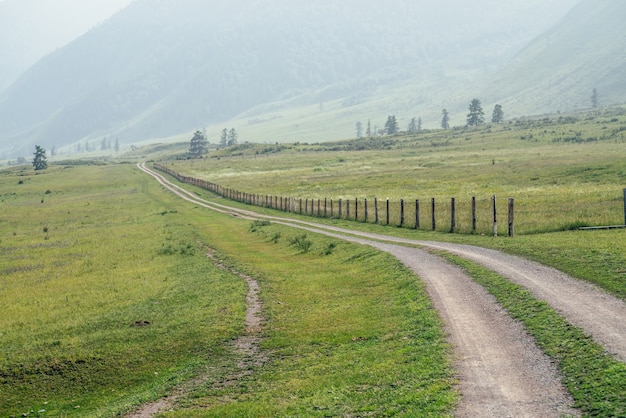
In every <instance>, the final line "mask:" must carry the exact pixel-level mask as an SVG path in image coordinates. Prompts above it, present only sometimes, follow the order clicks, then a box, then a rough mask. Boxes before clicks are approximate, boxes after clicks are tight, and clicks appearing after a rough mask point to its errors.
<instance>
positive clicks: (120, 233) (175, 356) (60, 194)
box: [0, 166, 245, 415]
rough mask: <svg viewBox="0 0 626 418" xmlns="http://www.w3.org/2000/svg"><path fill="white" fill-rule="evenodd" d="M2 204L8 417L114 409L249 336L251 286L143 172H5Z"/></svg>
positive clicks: (0, 336)
mask: <svg viewBox="0 0 626 418" xmlns="http://www.w3.org/2000/svg"><path fill="white" fill-rule="evenodd" d="M19 181H23V184H18V183H19ZM48 190H49V191H50V193H48V192H47V191H48ZM0 196H1V197H0V199H1V200H2V207H3V209H4V210H3V213H2V215H0V253H2V257H1V259H0V271H1V272H2V274H0V288H1V289H2V291H1V292H0V306H2V307H3V314H2V316H0V347H1V350H0V353H1V355H0V411H2V414H6V415H10V414H21V413H27V412H29V411H31V410H33V411H39V410H43V409H45V410H46V411H47V413H48V414H56V415H62V414H71V413H75V414H76V415H91V414H93V413H95V411H100V412H101V413H103V414H105V415H106V412H105V411H111V410H115V409H117V408H119V407H122V406H123V405H126V404H128V403H132V402H136V400H139V399H146V398H151V397H153V396H154V395H155V394H159V393H162V391H163V390H164V388H166V387H168V386H170V385H172V384H176V382H177V381H178V380H179V379H181V378H184V377H189V376H190V373H191V372H192V371H193V370H194V368H195V367H196V366H197V363H200V362H204V361H206V360H207V358H210V357H211V356H217V357H220V356H222V355H223V353H222V351H223V350H222V348H221V344H222V342H223V341H224V340H227V339H230V338H232V337H233V336H234V335H237V333H238V332H240V331H241V328H242V315H243V312H244V307H243V306H242V298H243V295H244V294H245V285H244V284H243V283H241V281H240V280H238V279H235V278H233V277H230V276H229V275H227V274H225V273H224V272H222V271H221V270H219V269H217V268H215V267H213V266H212V265H210V264H209V263H207V262H206V259H205V256H204V252H203V249H202V247H201V246H199V244H198V242H197V241H196V240H197V235H196V234H195V232H194V229H193V227H192V226H191V225H189V223H188V222H189V221H188V220H187V219H185V218H184V212H177V209H176V207H177V204H178V202H175V199H174V198H173V197H171V196H169V195H167V194H165V195H164V194H162V193H161V192H160V190H159V188H158V187H157V186H156V185H155V184H153V182H151V181H150V180H149V179H147V178H145V177H144V176H141V175H139V174H138V173H137V172H136V169H135V168H134V167H132V166H103V167H82V168H75V169H59V168H56V167H55V168H51V169H50V170H49V171H48V172H47V173H45V174H42V175H32V173H16V172H15V171H12V172H3V173H2V175H1V176H0ZM216 292H217V293H219V294H220V295H221V297H220V298H216V297H215V294H216ZM200 308H202V309H200ZM136 321H149V322H150V325H149V326H140V327H136V326H133V325H134V323H135V322H136Z"/></svg>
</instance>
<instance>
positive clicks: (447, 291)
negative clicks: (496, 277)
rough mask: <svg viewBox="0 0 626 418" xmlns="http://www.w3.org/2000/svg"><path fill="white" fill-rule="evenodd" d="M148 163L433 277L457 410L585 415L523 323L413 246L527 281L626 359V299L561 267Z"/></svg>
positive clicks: (429, 280)
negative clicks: (283, 203)
mask: <svg viewBox="0 0 626 418" xmlns="http://www.w3.org/2000/svg"><path fill="white" fill-rule="evenodd" d="M142 169H144V171H146V172H148V173H149V174H151V175H153V176H154V177H155V178H157V180H159V182H161V184H163V185H164V186H165V187H167V188H168V189H170V190H171V191H173V192H174V193H176V194H178V195H179V196H181V197H182V198H184V199H186V200H189V201H191V202H194V203H195V204H197V205H200V206H204V207H207V208H210V209H213V210H217V211H220V212H223V213H228V214H231V215H233V216H238V217H242V218H246V219H269V220H271V221H272V222H276V223H282V224H286V225H290V226H293V227H297V228H301V229H306V230H309V231H311V232H316V233H323V234H326V235H330V236H334V237H337V238H339V239H344V240H347V241H352V242H357V243H361V244H365V245H371V246H373V247H376V248H378V249H380V250H382V251H387V252H389V253H390V254H392V255H394V256H395V257H397V258H398V259H399V260H400V261H402V262H403V263H404V264H405V265H406V266H408V267H409V268H410V269H412V270H413V271H414V272H415V273H416V274H417V275H418V276H419V277H420V278H421V279H422V280H423V281H424V282H425V283H426V285H427V290H428V292H429V295H430V297H431V300H432V301H433V303H434V305H435V307H436V308H437V310H438V311H439V312H440V315H441V317H442V318H443V320H444V322H445V326H446V330H447V332H448V333H449V340H450V342H451V343H452V345H453V347H454V350H455V358H456V362H457V368H458V370H459V381H460V383H459V390H460V392H461V395H462V402H461V404H460V405H459V409H458V411H457V416H460V417H466V416H467V417H470V416H516V417H518V416H529V417H533V416H542V417H544V416H545V417H548V416H559V415H561V414H572V415H577V412H576V411H574V410H572V409H571V405H572V400H571V398H570V397H569V395H568V394H567V392H566V391H565V390H564V388H563V387H562V385H561V383H560V381H559V376H558V373H557V371H556V369H555V367H554V365H553V364H552V363H551V362H550V360H549V359H548V358H547V357H546V356H545V355H544V354H543V353H542V352H541V351H540V350H539V349H538V348H537V347H536V345H535V344H534V341H533V339H532V338H530V337H529V336H528V335H527V334H526V332H525V331H524V330H523V328H522V327H521V325H519V324H518V323H517V322H515V321H513V320H512V319H511V318H510V317H509V316H508V315H507V314H506V313H505V312H504V311H503V309H502V308H501V307H500V306H499V305H498V304H497V303H496V302H495V300H494V298H493V297H492V296H491V295H489V294H488V293H487V292H486V291H485V290H484V289H483V288H482V287H481V286H479V285H477V284H476V283H474V282H473V281H472V280H471V279H470V278H469V277H467V276H466V275H465V274H464V273H463V272H462V271H461V270H460V269H458V268H456V267H453V266H451V265H449V264H448V263H446V262H444V261H443V260H442V259H440V258H439V257H436V256H434V255H432V254H429V253H428V252H427V251H425V250H422V249H419V248H415V247H411V245H418V246H421V247H428V248H433V249H441V250H445V251H449V252H452V253H454V254H457V255H459V256H461V257H464V258H467V259H469V260H472V261H474V262H477V263H479V264H482V265H483V266H485V267H487V268H489V269H492V270H494V271H496V272H498V273H500V274H501V275H503V276H505V277H507V278H508V279H510V280H512V281H514V282H516V283H518V284H521V285H522V286H524V287H526V288H528V289H529V290H530V291H531V292H533V293H534V294H535V295H536V296H537V297H538V298H539V299H542V300H545V301H546V302H547V303H549V304H550V305H551V306H552V307H553V308H555V309H556V310H557V311H559V312H560V313H561V314H562V315H563V316H564V317H565V318H567V319H568V321H570V322H571V323H572V324H574V325H577V326H579V327H581V328H582V329H584V330H585V331H586V332H587V333H589V334H590V335H592V336H593V337H594V339H595V340H596V341H597V342H598V343H600V344H602V345H603V346H604V347H606V349H607V350H608V351H609V352H611V353H612V354H613V355H615V356H616V357H617V358H619V359H620V360H622V361H626V351H625V350H626V321H625V319H626V304H624V302H623V301H621V300H619V299H616V298H614V297H612V296H609V295H607V294H606V293H605V292H603V291H601V290H599V289H597V288H596V287H594V286H592V285H589V284H586V283H583V282H581V281H579V280H576V279H573V278H571V277H568V276H567V275H565V274H563V273H562V272H559V271H557V270H555V269H551V268H548V267H545V266H542V265H540V264H538V263H533V262H530V261H527V260H523V259H521V258H519V257H514V256H509V255H506V254H503V253H501V252H498V251H495V250H488V249H484V248H480V247H473V246H467V245H457V244H448V243H438V242H430V241H417V240H408V239H402V238H395V237H390V236H386V235H380V234H371V233H363V232H357V231H352V230H347V229H342V228H337V227H333V226H328V225H323V224H317V223H315V222H307V221H297V220H292V219H287V218H282V217H272V216H266V215H260V214H257V213H255V212H252V211H248V210H240V209H233V208H230V207H228V206H225V205H220V204H218V203H216V202H210V201H205V200H202V199H199V198H198V197H197V196H195V195H194V194H192V193H189V192H187V191H185V190H184V189H181V188H179V187H177V186H175V185H172V184H171V183H169V182H168V181H167V180H166V179H165V178H164V177H163V176H161V175H160V174H158V173H154V172H151V171H150V170H147V169H145V168H142ZM407 245H408V246H407Z"/></svg>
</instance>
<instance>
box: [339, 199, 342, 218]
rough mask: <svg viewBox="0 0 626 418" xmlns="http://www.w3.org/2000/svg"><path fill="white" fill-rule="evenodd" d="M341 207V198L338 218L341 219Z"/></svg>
mask: <svg viewBox="0 0 626 418" xmlns="http://www.w3.org/2000/svg"><path fill="white" fill-rule="evenodd" d="M341 207H342V204H341V199H339V219H341Z"/></svg>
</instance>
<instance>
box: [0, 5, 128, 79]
mask: <svg viewBox="0 0 626 418" xmlns="http://www.w3.org/2000/svg"><path fill="white" fill-rule="evenodd" d="M131 1H132V0H88V1H86V0H0V66H1V67H2V68H0V90H2V89H3V88H4V87H6V86H7V85H8V84H10V83H11V82H12V81H13V80H14V79H15V77H17V76H18V75H19V74H20V73H21V72H22V71H24V70H26V69H27V68H28V67H30V66H31V65H33V64H34V63H35V62H36V61H37V60H39V59H40V58H41V57H43V56H44V55H46V54H48V53H50V52H52V51H54V50H55V49H57V48H60V47H62V46H64V45H65V44H67V43H69V42H70V41H72V40H73V39H75V38H76V37H78V36H80V35H82V34H83V33H85V32H87V31H88V30H90V29H91V28H93V27H94V26H96V25H98V24H99V23H102V22H104V21H105V20H106V19H108V18H109V17H110V16H112V15H113V14H114V13H116V12H117V11H119V10H120V9H122V8H123V7H125V6H127V5H128V4H129V3H131Z"/></svg>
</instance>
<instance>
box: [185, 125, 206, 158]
mask: <svg viewBox="0 0 626 418" xmlns="http://www.w3.org/2000/svg"><path fill="white" fill-rule="evenodd" d="M207 152H209V141H207V139H206V137H205V136H204V134H203V133H202V132H200V131H196V132H195V133H194V134H193V138H191V141H190V142H189V155H191V156H192V157H194V158H201V157H202V156H203V155H204V154H206V153H207Z"/></svg>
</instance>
